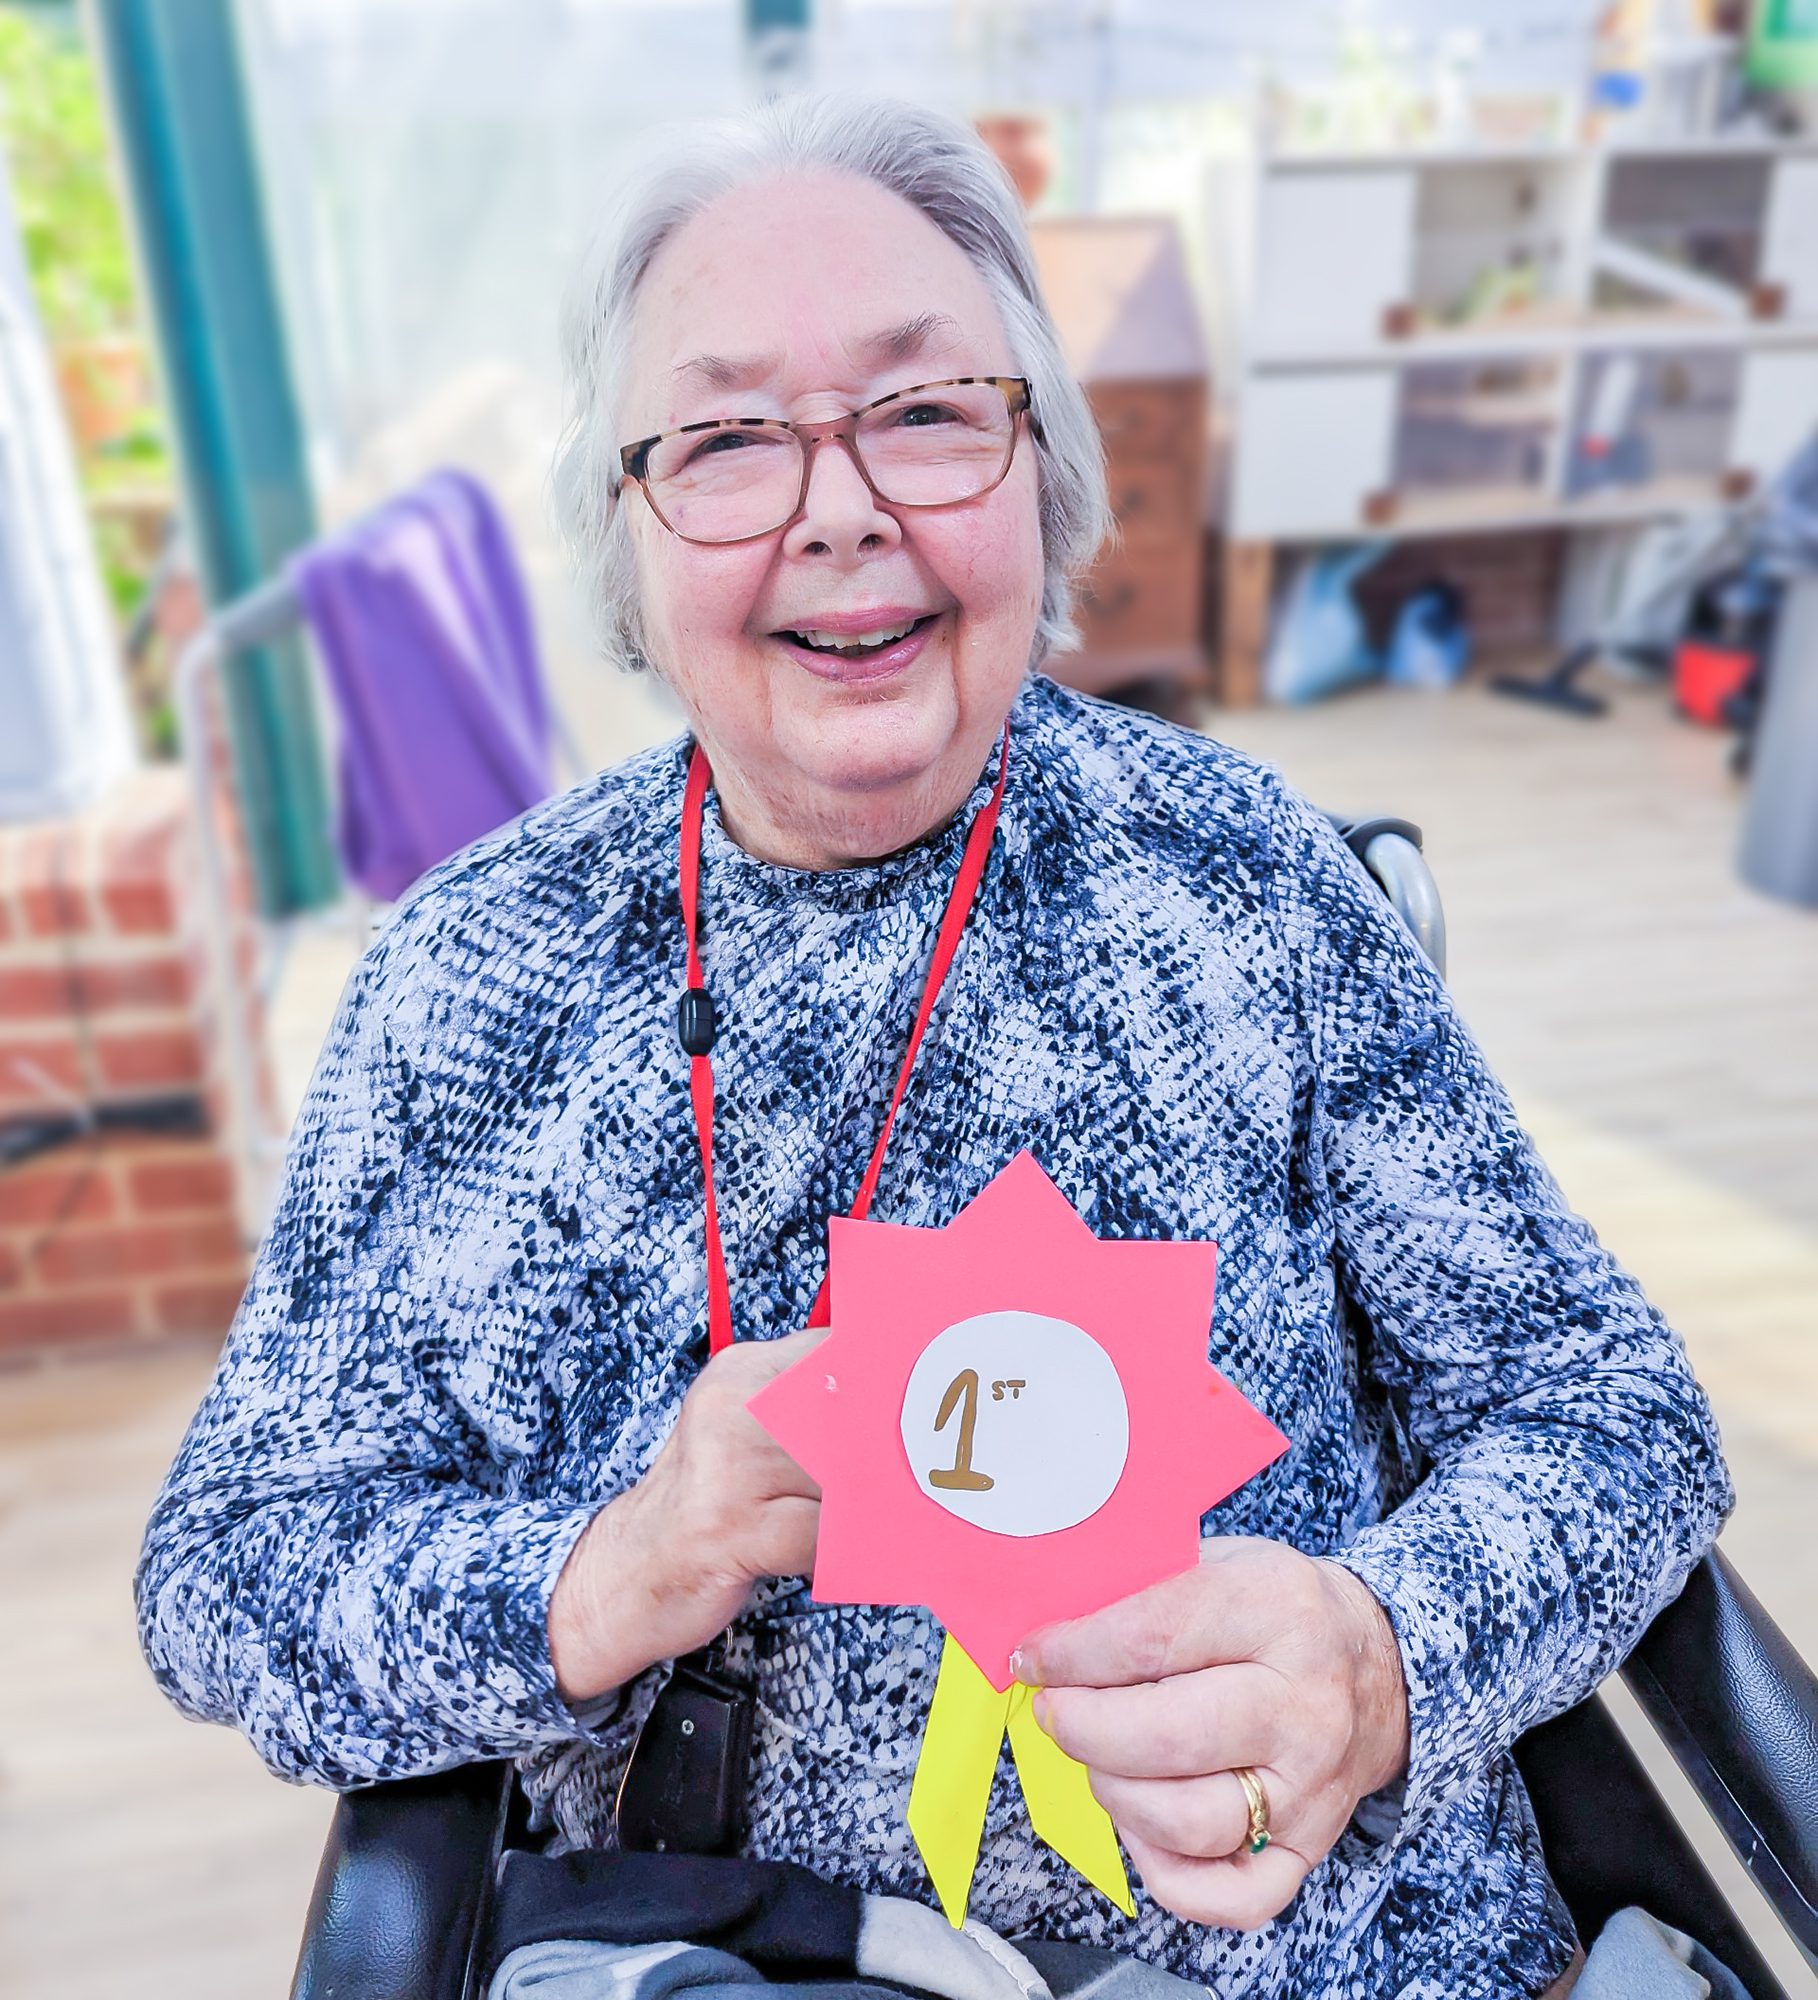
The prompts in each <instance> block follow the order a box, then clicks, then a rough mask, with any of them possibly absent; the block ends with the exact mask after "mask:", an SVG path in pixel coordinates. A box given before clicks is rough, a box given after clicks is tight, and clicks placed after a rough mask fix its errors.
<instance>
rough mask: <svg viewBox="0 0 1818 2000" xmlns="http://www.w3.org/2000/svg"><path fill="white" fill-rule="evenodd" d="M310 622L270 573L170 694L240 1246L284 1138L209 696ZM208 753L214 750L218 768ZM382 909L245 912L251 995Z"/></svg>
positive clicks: (190, 650)
mask: <svg viewBox="0 0 1818 2000" xmlns="http://www.w3.org/2000/svg"><path fill="white" fill-rule="evenodd" d="M307 623H308V621H307V619H306V616H305V613H304V609H303V601H302V599H301V597H300V596H299V595H298V593H297V589H296V586H295V584H293V583H292V582H291V580H290V578H289V577H288V576H278V577H273V578H272V579H271V580H270V581H268V582H266V583H264V584H261V585H260V586H259V588H258V589H256V590H253V591H249V592H248V593H247V594H246V595H245V596H244V597H241V598H237V599H235V600H234V602H232V603H231V604H227V605H225V606H223V607H222V608H221V609H220V610H218V611H216V612H214V613H213V614H212V615H211V616H210V617H209V619H208V620H207V622H206V623H205V624H204V625H203V626H202V627H201V629H200V630H199V631H198V632H197V633H196V634H195V635H194V637H193V638H191V640H190V641H189V643H188V644H187V645H186V646H185V647H184V649H183V652H182V654H181V656H180V657H179V659H178V662H177V670H176V675H175V679H174V684H173V690H172V693H173V700H174V702H175V706H176V711H177V726H178V730H179V733H180V741H181V745H182V752H183V759H184V763H185V764H186V766H187V767H188V770H189V776H190V783H191V785H192V787H193V789H194V793H195V802H196V818H197V823H198V828H199V832H200V837H201V846H202V870H203V878H204V886H205V888H206V889H207V892H208V901H209V922H208V926H207V930H208V961H209V977H210V980H211V983H212V985H213V987H214V993H215V999H216V1004H217V1014H218V1018H219V1020H220V1024H221V1028H220V1032H221V1037H222V1042H223V1046H224V1049H225V1054H226V1078H227V1088H226V1091H225V1104H224V1114H225V1124H226V1130H225V1132H224V1133H223V1138H224V1141H225V1143H226V1145H227V1148H228V1151H229V1153H230V1155H231V1157H232V1158H233V1160H234V1161H235V1164H236V1166H237V1168H238V1172H237V1174H236V1176H235V1184H236V1188H237V1191H238V1193H237V1202H238V1215H239V1222H240V1228H241V1233H242V1235H243V1236H244V1238H245V1240H246V1242H247V1244H248V1246H249V1247H250V1246H252V1245H254V1244H256V1243H257V1242H258V1240H259V1238H260V1237H261V1236H263V1234H264V1233H265V1228H266V1225H267V1223H268V1222H269V1221H270V1219H271V1212H272V1208H273V1205H274V1203H275V1200H276V1195H277V1179H278V1173H279V1170H280V1169H281V1168H282V1166H283V1163H284V1155H285V1150H286V1148H287V1146H288V1144H289V1134H288V1133H287V1132H286V1131H285V1130H284V1129H283V1128H282V1127H281V1126H280V1125H277V1124H273V1123H271V1122H268V1121H267V1120H266V1119H265V1118H264V1116H263V1114H262V1107H263V1105H264V1103H265V1093H264V1091H263V1089H262V1088H261V1082H260V1075H261V1072H260V1054H259V1048H258V1044H257V1041H256V1038H255V1036H254V1033H253V1029H252V1023H251V1019H250V1018H249V1016H250V1011H251V1010H249V1009H248V1007H247V1006H246V1005H244V1004H243V1002H244V1000H245V999H246V997H247V994H246V991H245V987H244V984H243V980H242V976H241V972H240V967H239V965H238V964H237V962H236V953H235V947H234V937H233V923H234V918H233V896H234V871H233V867H232V865H231V862H230V858H229V854H228V851H227V843H226V841H225V840H224V838H223V835H222V828H221V822H220V819H219V817H218V813H217V806H218V787H219V783H220V780H219V777H218V775H217V774H218V772H219V771H220V770H221V769H222V768H223V766H225V769H226V770H227V771H228V772H229V773H231V772H232V770H233V758H232V750H231V743H229V742H228V741H227V739H226V736H225V732H224V731H223V732H219V733H218V732H217V731H216V729H215V726H214V723H215V718H214V716H213V714H212V713H211V704H210V701H209V690H210V687H211V685H218V684H219V683H220V681H221V679H222V677H223V676H224V675H225V674H227V673H229V672H231V671H232V669H233V665H234V662H235V661H236V659H238V658H240V657H242V656H244V655H245V654H248V653H251V652H253V651H256V650H257V649H258V648H259V647H261V646H268V645H270V644H272V643H273V641H275V640H278V639H282V638H286V637H288V636H290V635H291V634H292V633H294V632H296V631H297V630H298V629H299V628H302V629H303V630H304V631H305V632H307ZM305 650H306V652H308V653H309V655H310V661H311V666H312V668H313V669H314V671H313V672H312V674H311V677H310V682H311V686H312V688H314V689H316V690H317V694H318V705H319V706H320V707H322V708H323V709H324V710H327V709H329V708H331V707H332V704H329V703H325V702H321V701H320V683H321V674H320V664H319V662H317V661H316V660H315V658H314V654H313V649H311V648H308V647H306V648H305ZM550 716H551V725H552V735H553V747H554V751H555V760H554V761H555V764H556V766H557V772H558V784H560V783H561V782H563V779H562V777H561V775H560V774H561V773H562V772H563V771H564V770H565V771H566V773H567V776H566V782H568V783H571V784H572V783H578V782H579V781H580V780H581V779H582V778H584V777H586V776H587V775H588V773H589V772H590V770H591V768H592V767H591V766H590V765H589V764H588V762H587V760H586V759H585V757H584V756H583V755H582V752H581V748H580V744H579V742H578V741H577V739H576V737H575V735H574V733H573V731H572V729H571V728H570V726H569V724H568V722H567V720H566V718H565V717H564V716H563V715H562V713H561V711H560V710H559V709H558V708H557V707H556V705H555V702H554V700H553V698H552V699H551V701H550ZM336 735H337V732H336V730H335V729H334V728H332V727H331V728H330V729H329V730H327V731H326V732H325V734H324V740H325V742H327V743H328V744H329V746H330V748H329V751H328V757H327V761H328V763H329V766H330V769H331V770H332V768H333V765H334V762H335V757H334V749H333V745H334V743H335V740H336ZM217 750H220V751H221V752H222V753H223V754H222V757H221V759H220V761H219V762H218V761H217V756H216V752H217ZM228 783H229V785H230V786H232V785H233V783H234V780H233V779H232V777H231V776H230V777H229V778H228ZM389 910H390V905H388V904H376V903H374V902H372V901H371V900H370V899H369V898H367V897H364V896H360V895H358V894H357V893H355V892H352V891H347V890H344V891H343V894H342V897H341V899H340V900H339V902H337V903H333V904H330V905H327V906H326V907H325V908H323V909H320V910H311V911H306V912H302V913H299V914H296V915H290V916H283V917H267V916H262V915H260V914H259V913H258V912H257V911H256V910H255V911H251V912H249V913H248V914H249V920H250V922H251V925H252V929H253V933H254V935H255V937H256V938H257V939H258V941H259V944H260V946H261V950H260V954H259V957H260V963H259V964H258V965H257V966H255V968H254V972H253V976H254V979H255V980H256V990H257V995H258V998H259V999H260V1000H261V1001H262V1002H268V1001H269V1000H270V999H271V997H272V995H273V994H274V993H275V991H276V989H277V986H278V982H279V980H280V979H281V978H282V976H283V973H284V968H285V964H286V962H287V959H288V955H289V948H290V946H291V944H292V943H293V942H294V941H295V939H296V937H297V936H298V934H299V933H300V932H301V931H302V930H304V929H305V928H309V927H317V928H321V927H333V926H336V925H341V924H346V925H350V926H351V927H352V932H353V940H354V944H355V946H356V948H357V949H358V950H364V949H365V947H366V946H367V945H368V944H370V943H371V941H372V939H373V937H374V936H375V935H376V933H377V932H378V931H379V930H380V929H382V928H383V926H384V923H385V919H386V917H387V915H388V913H389ZM260 1018H263V1008H261V1010H260Z"/></svg>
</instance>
